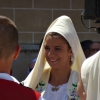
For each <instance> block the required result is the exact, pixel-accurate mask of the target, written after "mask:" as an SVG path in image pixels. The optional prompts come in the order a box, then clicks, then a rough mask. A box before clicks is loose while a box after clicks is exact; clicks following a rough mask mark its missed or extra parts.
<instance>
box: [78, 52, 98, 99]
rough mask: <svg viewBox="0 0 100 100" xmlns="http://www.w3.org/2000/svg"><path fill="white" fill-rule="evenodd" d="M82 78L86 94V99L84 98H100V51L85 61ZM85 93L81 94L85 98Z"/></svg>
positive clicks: (80, 88)
mask: <svg viewBox="0 0 100 100" xmlns="http://www.w3.org/2000/svg"><path fill="white" fill-rule="evenodd" d="M81 80H82V82H81V84H83V86H84V89H85V93H84V94H85V96H86V99H82V100H100V51H99V52H97V53H96V54H94V55H93V56H91V57H89V58H88V59H86V60H85V61H84V62H83V64H82V68H81ZM81 86H82V85H81ZM78 89H79V90H78V91H81V90H82V87H78ZM84 94H83V96H82V94H79V95H80V97H81V98H84Z"/></svg>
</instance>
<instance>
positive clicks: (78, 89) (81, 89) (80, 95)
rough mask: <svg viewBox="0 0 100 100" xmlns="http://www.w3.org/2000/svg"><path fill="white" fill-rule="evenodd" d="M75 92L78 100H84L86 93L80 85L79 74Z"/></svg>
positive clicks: (81, 84)
mask: <svg viewBox="0 0 100 100" xmlns="http://www.w3.org/2000/svg"><path fill="white" fill-rule="evenodd" d="M77 91H78V95H79V98H80V100H86V93H85V89H84V86H83V83H82V79H81V74H80V75H79V81H78V87H77Z"/></svg>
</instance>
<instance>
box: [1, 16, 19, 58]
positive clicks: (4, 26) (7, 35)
mask: <svg viewBox="0 0 100 100" xmlns="http://www.w3.org/2000/svg"><path fill="white" fill-rule="evenodd" d="M17 46H18V30H17V27H16V25H15V24H14V22H13V21H12V20H11V19H9V18H7V17H5V16H0V59H2V58H8V57H9V56H10V55H11V54H12V53H13V52H14V51H15V50H16V48H17Z"/></svg>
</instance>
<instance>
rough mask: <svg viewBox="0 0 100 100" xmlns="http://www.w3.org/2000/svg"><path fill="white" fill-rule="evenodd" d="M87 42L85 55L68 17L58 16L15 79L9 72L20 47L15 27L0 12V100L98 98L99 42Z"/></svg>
mask: <svg viewBox="0 0 100 100" xmlns="http://www.w3.org/2000/svg"><path fill="white" fill-rule="evenodd" d="M90 42H91V43H90V44H89V45H88V46H87V47H88V48H89V51H88V53H89V54H88V55H86V54H87V53H86V52H85V50H86V49H84V48H85V47H83V45H82V43H80V41H79V38H78V35H77V33H76V30H75V28H74V25H73V22H72V20H71V18H70V17H68V16H66V15H62V16H60V17H58V18H57V19H55V20H54V21H53V22H52V23H51V24H50V26H49V27H48V29H47V31H46V33H45V36H44V38H43V40H42V44H41V48H40V50H39V53H38V56H37V58H36V59H35V65H34V68H32V69H31V71H30V73H29V75H28V76H27V77H26V79H25V80H23V81H22V82H19V81H18V80H17V79H15V78H14V77H13V76H11V75H10V72H11V68H12V63H13V61H14V60H16V59H17V58H18V55H19V54H20V50H21V47H20V45H19V44H18V30H17V27H16V25H15V24H14V22H13V21H12V20H11V19H9V18H7V17H5V16H0V88H1V89H0V100H99V99H100V88H99V87H100V77H99V76H100V70H99V64H100V63H99V58H100V57H99V56H100V52H99V50H100V43H99V42H97V41H96V42H92V41H90ZM83 44H84V43H83Z"/></svg>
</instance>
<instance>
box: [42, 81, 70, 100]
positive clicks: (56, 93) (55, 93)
mask: <svg viewBox="0 0 100 100" xmlns="http://www.w3.org/2000/svg"><path fill="white" fill-rule="evenodd" d="M53 87H54V86H52V85H51V84H49V83H48V84H47V87H46V90H45V93H44V95H43V98H44V100H68V95H67V92H66V91H67V83H66V84H63V85H59V86H58V87H57V88H56V90H55V89H54V88H53Z"/></svg>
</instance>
